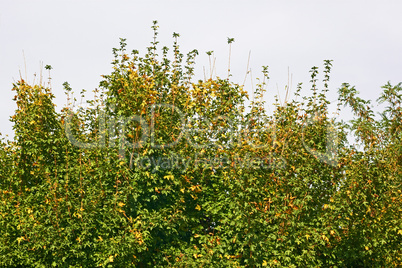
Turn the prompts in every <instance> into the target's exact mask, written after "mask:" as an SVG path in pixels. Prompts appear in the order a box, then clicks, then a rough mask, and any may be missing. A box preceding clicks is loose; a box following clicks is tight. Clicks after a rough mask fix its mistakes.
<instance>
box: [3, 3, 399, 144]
mask: <svg viewBox="0 0 402 268" xmlns="http://www.w3.org/2000/svg"><path fill="white" fill-rule="evenodd" d="M401 11H402V1H400V0H395V1H387V0H381V1H368V0H364V1H363V0H359V1H356V0H348V1H340V0H336V1H324V0H315V1H302V0H297V1H296V0H292V1H289V0H286V1H283V0H282V1H262V0H261V1H253V0H249V1H236V0H231V1H219V0H215V1H206V0H203V1H191V0H186V1H169V0H159V1H149V0H148V1H145V0H143V1H119V0H117V1H103V0H96V1H85V0H80V1H73V0H69V1H56V0H52V1H18V0H12V1H6V0H2V1H1V2H0V92H1V98H0V107H1V108H0V109H1V115H0V132H1V133H3V134H9V135H11V136H12V124H11V123H10V122H9V117H10V116H11V115H13V114H14V110H15V108H16V106H15V104H14V102H13V101H12V98H13V96H14V94H15V93H14V92H12V91H11V88H12V83H13V82H15V81H17V80H18V79H19V72H20V71H21V73H22V76H23V77H24V78H25V73H26V76H27V78H28V79H27V80H28V81H29V82H32V81H33V78H34V74H35V73H37V74H39V72H40V64H41V63H43V66H44V65H47V64H49V65H51V66H52V67H53V70H52V71H51V77H52V89H53V93H54V94H55V95H56V101H55V102H56V104H57V105H58V106H57V109H58V110H60V109H61V108H62V107H63V105H65V103H66V98H65V95H64V93H63V90H62V83H63V82H64V81H68V82H69V83H70V84H71V86H72V87H73V89H74V90H75V92H76V93H77V95H78V93H79V91H80V90H81V89H83V88H85V89H86V90H87V91H91V90H92V89H94V88H96V87H98V84H99V81H100V80H101V77H100V75H102V74H108V73H110V72H111V65H110V62H111V61H112V48H113V47H118V44H119V38H120V37H123V38H127V43H128V49H129V50H130V51H131V50H132V49H138V50H139V51H140V53H144V52H145V51H146V47H147V46H148V45H149V43H150V42H151V41H152V30H151V28H150V27H151V26H152V21H153V20H158V22H159V26H160V28H159V33H160V34H159V41H160V45H161V47H162V46H163V45H166V46H169V47H171V46H172V43H173V39H172V34H173V32H177V33H179V34H180V35H181V37H180V39H179V43H180V45H181V50H182V52H184V53H187V52H188V51H190V50H192V49H198V51H199V52H200V55H199V56H198V59H197V65H196V71H197V75H198V77H197V78H200V79H202V78H203V74H202V73H203V71H202V70H203V67H206V69H207V70H208V69H209V64H208V56H207V55H206V53H205V52H206V51H210V50H213V51H214V52H215V56H216V66H217V68H216V69H217V73H218V76H221V77H226V76H227V65H228V54H229V47H228V44H227V37H231V38H235V43H233V45H232V54H231V69H232V74H233V81H234V82H238V83H243V80H244V77H245V73H246V68H247V61H248V56H249V51H251V58H250V68H251V70H252V75H253V78H256V77H258V76H261V73H260V71H261V66H263V65H268V66H269V72H270V77H271V79H270V82H269V85H268V88H267V89H268V92H267V95H266V98H267V102H268V103H269V102H271V100H272V99H273V96H274V95H275V94H278V91H279V94H281V95H282V96H283V95H284V88H285V85H287V84H288V69H289V70H290V73H291V74H292V85H293V87H292V90H293V91H294V90H295V87H296V85H297V83H299V82H303V83H304V87H303V88H304V89H305V91H306V92H308V89H309V88H310V85H309V83H308V81H309V70H310V68H311V67H312V66H318V67H320V70H321V71H322V66H323V61H324V60H325V59H332V60H334V61H333V65H334V67H333V70H332V75H331V83H330V87H331V92H330V96H329V99H330V100H331V101H333V100H335V99H336V98H337V95H336V91H337V89H338V88H339V87H340V86H341V84H342V83H344V82H348V83H350V84H351V85H355V86H356V88H357V90H359V91H360V92H361V96H362V97H363V98H367V99H373V100H375V99H377V98H378V96H379V94H380V92H381V86H382V85H384V84H385V83H386V82H387V81H391V83H392V84H396V83H398V82H401V81H402V16H401ZM24 55H25V62H26V69H25V63H24ZM45 76H47V75H45ZM319 78H322V76H320V77H319ZM254 82H255V81H254ZM251 83H252V81H251V80H248V81H247V82H246V86H248V88H249V89H250V87H251Z"/></svg>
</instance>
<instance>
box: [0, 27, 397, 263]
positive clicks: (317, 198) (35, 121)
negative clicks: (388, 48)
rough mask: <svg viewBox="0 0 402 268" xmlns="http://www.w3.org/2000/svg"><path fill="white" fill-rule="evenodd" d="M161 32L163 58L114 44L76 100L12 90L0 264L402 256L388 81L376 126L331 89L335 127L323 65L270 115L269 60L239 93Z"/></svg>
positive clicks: (393, 101) (22, 87) (0, 189)
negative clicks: (81, 104) (93, 86)
mask: <svg viewBox="0 0 402 268" xmlns="http://www.w3.org/2000/svg"><path fill="white" fill-rule="evenodd" d="M152 28H153V30H154V34H155V37H156V35H157V33H158V31H157V29H158V26H157V24H156V22H155V23H154V25H153V27H152ZM173 37H174V45H173V59H170V58H169V56H168V50H169V49H168V48H167V47H163V48H162V50H161V53H162V55H161V56H159V55H158V54H157V53H158V52H159V51H158V50H157V45H158V41H157V39H156V38H155V39H154V40H153V42H152V45H151V47H149V48H148V52H147V53H146V54H145V56H144V57H141V56H139V53H138V51H136V50H133V51H132V52H131V53H128V52H127V50H126V42H125V40H124V39H121V42H120V48H118V49H114V50H113V53H114V56H115V59H114V61H113V63H112V64H113V67H114V69H113V72H112V73H111V74H109V75H105V76H103V81H101V82H100V90H95V98H94V99H93V100H90V101H88V105H89V106H88V107H87V108H85V109H84V108H79V109H76V110H73V109H72V106H71V105H70V106H69V107H66V108H64V109H63V110H62V111H61V112H60V113H58V112H56V111H55V109H54V104H53V102H52V99H53V98H54V96H53V95H52V93H51V91H50V89H49V88H46V87H44V86H42V85H34V86H31V85H29V84H28V83H27V82H25V81H24V80H20V81H19V82H17V83H16V84H14V86H13V90H15V91H16V96H15V100H16V102H17V105H18V109H17V111H16V113H15V115H14V116H13V117H12V119H11V121H12V122H13V123H14V131H15V140H14V141H6V140H3V141H2V144H1V145H2V146H1V149H0V153H1V162H2V163H1V165H0V176H1V178H2V180H1V182H0V197H1V206H0V215H1V217H0V229H1V233H2V236H1V237H0V266H2V267H52V266H54V267H94V266H101V267H165V266H178V267H201V266H202V267H261V266H267V267H390V266H395V267H397V266H401V265H402V253H401V249H400V245H401V244H402V221H401V218H402V213H401V201H402V194H401V181H402V169H401V164H402V146H401V138H402V135H401V122H402V109H401V108H402V107H401V98H402V96H401V91H402V86H401V84H398V85H396V86H392V85H390V84H389V83H388V84H386V85H385V86H384V87H383V93H382V95H381V97H380V98H379V100H378V101H379V102H381V103H382V102H385V103H388V107H387V108H386V109H385V110H384V111H383V112H382V113H381V118H380V119H379V120H376V118H375V115H374V112H373V111H372V110H371V108H370V105H369V102H368V101H365V100H362V99H360V98H359V97H358V96H357V91H356V89H355V88H354V87H351V86H350V85H348V84H343V85H342V86H341V88H340V89H339V103H340V104H341V105H345V106H349V107H350V108H351V110H352V111H353V113H354V116H355V118H354V119H353V120H351V121H349V122H346V123H345V122H335V121H334V120H332V119H331V118H329V115H328V104H329V102H328V100H327V99H326V97H325V94H326V92H327V91H328V81H329V73H330V70H331V66H332V62H331V61H329V60H327V61H324V72H323V73H324V79H323V82H324V85H323V89H322V90H319V89H318V85H317V82H318V79H317V75H318V68H317V67H313V68H312V69H311V78H312V80H311V82H312V87H311V91H312V94H311V96H310V97H303V98H302V100H300V101H297V100H291V101H287V102H286V103H285V104H283V105H281V104H279V103H278V101H276V103H275V111H274V112H273V114H271V115H270V114H268V113H267V112H266V110H265V108H264V99H263V93H264V91H265V86H266V82H267V80H268V79H269V77H268V69H267V67H264V68H263V76H264V78H263V79H262V81H261V80H260V84H258V85H257V87H256V90H255V92H254V98H253V99H252V100H249V99H248V93H247V92H246V91H245V90H244V89H243V87H242V86H241V85H238V84H235V83H232V82H231V81H230V76H229V78H228V79H222V78H219V77H217V78H216V79H212V78H210V79H207V80H198V82H194V80H193V77H194V63H195V57H196V55H197V54H198V52H197V51H196V50H193V51H191V52H189V53H188V54H187V57H186V60H185V62H183V60H184V56H183V55H182V54H181V53H180V50H179V45H178V42H177V38H178V34H174V35H173ZM231 42H233V40H228V43H231ZM159 53H160V52H159ZM301 86H302V85H301V84H299V86H298V89H297V91H296V93H295V95H296V96H300V94H301V89H302V88H301ZM64 88H65V91H66V93H67V95H68V96H69V101H70V102H72V100H73V96H72V89H71V88H70V86H69V84H68V83H65V84H64ZM338 109H340V107H338ZM348 135H354V137H355V138H356V139H357V140H358V142H359V145H360V147H357V146H355V145H353V144H350V143H349V142H348V139H347V136H348Z"/></svg>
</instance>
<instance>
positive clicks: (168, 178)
mask: <svg viewBox="0 0 402 268" xmlns="http://www.w3.org/2000/svg"><path fill="white" fill-rule="evenodd" d="M163 178H165V179H167V180H173V179H174V176H173V175H166V176H164V177H163Z"/></svg>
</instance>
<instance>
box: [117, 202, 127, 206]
mask: <svg viewBox="0 0 402 268" xmlns="http://www.w3.org/2000/svg"><path fill="white" fill-rule="evenodd" d="M117 205H118V206H119V207H123V206H124V205H125V204H124V203H123V202H119V203H118V204H117Z"/></svg>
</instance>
